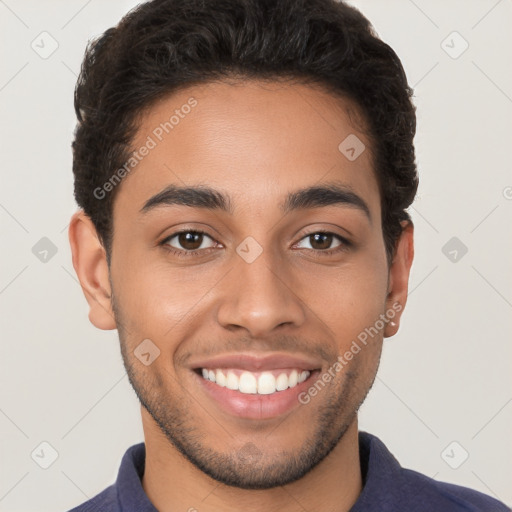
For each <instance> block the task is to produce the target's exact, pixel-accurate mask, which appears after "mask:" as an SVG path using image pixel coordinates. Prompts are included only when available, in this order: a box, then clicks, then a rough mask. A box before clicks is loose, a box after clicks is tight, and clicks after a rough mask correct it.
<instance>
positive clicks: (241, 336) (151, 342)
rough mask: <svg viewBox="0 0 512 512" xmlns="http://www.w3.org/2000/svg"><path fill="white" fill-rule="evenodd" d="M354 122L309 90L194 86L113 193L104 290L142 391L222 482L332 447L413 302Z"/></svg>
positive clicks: (143, 139) (182, 444) (157, 417)
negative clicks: (389, 243)
mask: <svg viewBox="0 0 512 512" xmlns="http://www.w3.org/2000/svg"><path fill="white" fill-rule="evenodd" d="M186 105H189V107H186ZM173 114H176V115H175V117H174V119H172V120H171V124H169V119H170V117H171V116H172V115H173ZM357 118H358V116H357V110H356V108H355V107H354V106H353V105H352V104H350V103H349V102H348V101H342V100H340V99H336V98H334V97H332V96H330V95H329V94H327V93H325V92H322V91H321V90H319V89H317V88H312V87H310V86H305V85H297V84H295V85H284V84H280V85H278V84H276V83H273V84H269V83H266V84H264V83H262V82H245V83H237V84H234V83H231V84H228V83H210V84H207V85H201V86H194V87H190V88H188V89H185V90H182V91H180V93H178V94H174V95H173V96H172V97H168V98H165V99H163V100H161V101H159V102H158V103H157V104H155V105H154V106H153V107H152V108H151V110H150V111H149V112H148V113H147V114H146V115H145V117H144V119H143V121H142V124H141V125H140V128H139V131H138V134H137V137H136V140H135V141H134V144H133V146H134V148H135V149H138V148H141V147H142V146H144V145H145V146H146V147H150V149H149V150H148V152H147V154H146V155H145V156H143V157H142V158H141V159H140V161H139V162H138V163H137V166H136V167H135V168H134V169H133V170H132V171H131V172H130V173H129V175H127V176H126V177H125V178H124V179H123V181H122V183H121V184H120V185H118V186H119V187H120V189H119V190H118V191H117V196H116V199H115V202H114V241H113V250H112V262H111V268H110V275H109V282H110V286H111V290H110V291H111V294H112V306H113V312H114V315H115V320H116V325H115V327H117V328H118V331H119V337H120V342H121V349H122V355H123V360H124V364H125V366H126V369H127V372H128V375H129V378H130V381H131V383H132V385H133V387H134V389H135V391H136V393H137V395H138V397H139V399H140V401H141V403H142V405H143V407H144V410H145V411H144V414H145V415H146V418H145V422H146V423H147V422H149V423H152V425H153V428H154V431H155V432H156V431H158V432H159V433H160V434H161V433H163V434H164V435H165V436H166V438H167V439H168V440H169V442H170V443H171V444H172V445H173V446H174V447H175V448H176V449H177V450H179V451H180V452H181V453H182V454H183V455H184V456H185V457H186V458H187V459H188V460H189V461H190V462H191V463H192V464H194V466H195V467H197V468H199V469H200V470H202V471H203V472H204V473H206V474H208V475H209V476H211V477H212V478H214V479H215V480H218V481H220V482H222V483H225V484H227V485H233V486H237V487H241V488H252V489H265V488H271V487H276V486H280V485H284V484H286V483H289V482H292V481H294V480H297V479H298V478H300V477H301V476H303V475H305V474H306V473H307V472H308V471H310V470H311V469H312V468H313V467H315V466H316V465H317V464H318V463H320V462H321V461H322V460H323V459H324V458H325V457H326V456H327V455H328V454H329V452H331V450H332V449H333V448H334V447H335V446H336V445H337V443H338V442H339V441H340V439H342V437H343V435H344V433H345V432H346V431H347V429H348V428H349V426H350V425H351V424H353V422H354V420H355V418H356V413H357V410H358V408H359V406H360V405H361V403H362V402H363V400H364V398H365V396H366V394H367V392H368V390H369V389H370V387H371V385H372V383H373V381H374V378H375V374H376V371H377V368H378V364H379V359H380V354H381V347H382V340H383V337H384V336H388V335H390V331H389V330H390V329H391V331H392V330H393V328H392V327H390V325H391V323H390V320H391V319H390V318H389V311H390V310H392V309H394V310H395V311H394V312H393V316H394V322H395V323H396V322H397V321H398V316H399V314H398V309H401V308H402V306H403V304H404V302H405V297H403V296H402V295H403V294H402V295H400V290H398V285H397V283H398V284H399V283H400V282H401V281H403V279H404V276H403V274H404V272H403V271H402V270H401V269H398V270H397V271H396V276H395V277H396V279H393V266H391V270H390V268H389V267H388V263H387V260H386V253H385V247H384V240H383V237H382V229H381V213H380V197H379V190H378V185H377V181H376V178H375V175H374V171H373V164H372V159H371V155H370V149H371V147H370V142H369V140H368V139H367V138H366V137H365V135H364V134H363V133H362V132H361V131H360V128H361V126H362V125H361V124H360V123H359V122H358V123H356V124H354V121H355V120H356V119H357ZM165 122H168V124H167V125H165V124H163V125H162V123H165ZM162 126H165V128H162ZM348 136H351V137H352V138H351V139H348V140H349V141H351V142H352V144H351V145H350V144H349V146H351V147H354V148H355V152H354V151H351V150H350V147H349V148H348V150H347V148H346V147H345V146H343V145H342V148H341V150H340V149H339V146H340V143H342V141H344V140H345V139H346V138H347V137H348ZM354 136H356V137H357V138H358V139H354ZM150 139H151V141H152V142H151V141H150ZM354 141H355V142H354ZM361 143H362V144H364V147H365V148H366V149H364V150H363V151H362V153H361V154H360V155H359V156H357V158H355V159H354V158H353V157H354V154H355V155H357V153H359V151H360V150H361V149H362V148H363V146H362V145H361ZM347 151H348V152H347ZM142 152H144V153H146V151H144V150H143V151H141V153H142ZM347 155H348V156H350V157H351V158H347ZM173 187H174V188H173ZM176 187H186V188H187V189H188V190H181V191H177V193H176ZM400 272H402V274H400ZM393 282H394V283H395V290H394V291H393ZM397 298H398V299H400V298H401V301H400V302H401V305H400V306H399V308H398V307H396V304H397ZM393 304H395V307H394V306H393ZM91 307H92V306H91ZM95 311H96V310H94V309H93V308H92V309H91V316H90V318H91V320H92V321H93V322H95V320H96V325H98V326H99V327H102V328H107V326H106V323H108V322H107V321H102V320H100V316H101V315H102V314H104V313H102V312H101V311H100V310H99V309H97V312H95ZM395 315H396V316H395ZM384 318H385V319H384ZM102 322H103V323H102ZM112 327H113V326H112ZM364 333H366V336H365V334H364ZM369 333H371V334H369ZM363 339H365V342H363V341H362V340H363ZM144 340H145V341H144ZM141 343H142V345H141ZM354 343H355V344H356V345H357V346H358V347H359V350H358V351H357V349H356V348H355V345H354ZM348 352H351V353H352V357H350V356H349V355H348ZM219 372H220V373H222V375H220V374H219ZM294 372H296V373H294ZM203 373H204V375H205V376H206V377H207V378H205V377H204V376H203ZM283 374H284V376H283ZM327 375H330V378H329V377H328V376H327ZM210 378H211V379H214V380H216V382H213V381H211V380H210ZM304 379H305V380H304ZM237 386H238V387H239V388H240V389H239V390H237V389H231V388H236V387H237ZM276 386H277V388H278V389H279V390H276V391H274V390H275V389H276ZM258 389H259V391H260V392H257V391H258Z"/></svg>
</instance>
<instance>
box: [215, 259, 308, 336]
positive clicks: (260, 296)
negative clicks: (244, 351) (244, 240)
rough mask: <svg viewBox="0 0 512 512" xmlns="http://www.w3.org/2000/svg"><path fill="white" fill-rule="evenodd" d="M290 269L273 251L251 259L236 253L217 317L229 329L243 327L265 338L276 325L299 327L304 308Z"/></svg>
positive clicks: (225, 283) (224, 284)
mask: <svg viewBox="0 0 512 512" xmlns="http://www.w3.org/2000/svg"><path fill="white" fill-rule="evenodd" d="M290 274H291V273H290V271H289V269H286V268H285V266H284V265H282V264H281V263H280V260H279V259H278V258H275V257H274V256H273V255H272V254H271V253H270V251H263V252H262V253H261V254H260V256H259V257H258V258H257V259H256V260H255V261H253V262H251V263H248V262H246V261H244V260H243V259H242V258H239V257H238V256H236V258H235V262H234V263H233V269H232V271H231V272H229V274H228V276H227V279H225V280H224V281H223V286H224V288H223V290H222V297H221V303H220V306H219V308H218V310H217V320H218V322H219V324H220V325H221V326H223V327H224V328H226V329H228V330H231V331H233V330H236V329H237V328H243V329H246V330H247V331H248V334H250V335H251V336H253V337H258V338H264V337H265V336H268V335H269V334H271V333H272V332H273V331H274V330H275V329H276V328H278V327H280V326H282V325H287V326H289V327H295V328H296V327H299V326H301V325H302V324H303V323H304V320H305V309H304V304H303V302H302V300H301V298H300V297H299V296H298V295H297V291H296V290H294V288H297V286H294V280H293V277H292V276H291V275H290Z"/></svg>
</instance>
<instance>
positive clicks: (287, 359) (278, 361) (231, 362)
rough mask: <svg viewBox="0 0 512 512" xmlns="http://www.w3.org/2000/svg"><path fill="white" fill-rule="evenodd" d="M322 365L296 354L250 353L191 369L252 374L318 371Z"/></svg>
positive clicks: (200, 363)
mask: <svg viewBox="0 0 512 512" xmlns="http://www.w3.org/2000/svg"><path fill="white" fill-rule="evenodd" d="M321 366H322V365H321V363H320V362H318V361H316V360H314V359H311V358H308V357H305V356H298V355H294V354H283V353H281V354H276V353H272V354H266V355H261V354H260V355H255V354H249V353H245V354H244V353H237V354H224V355H219V356H216V357H212V358H210V359H202V360H198V361H195V362H194V363H193V364H192V365H191V367H192V368H193V369H198V368H239V369H241V370H247V371H252V372H257V371H265V370H277V369H281V368H298V369H301V370H310V371H311V370H317V369H319V368H321Z"/></svg>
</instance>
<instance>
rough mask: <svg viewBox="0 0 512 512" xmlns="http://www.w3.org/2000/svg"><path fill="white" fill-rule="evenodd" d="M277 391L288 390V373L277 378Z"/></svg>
mask: <svg viewBox="0 0 512 512" xmlns="http://www.w3.org/2000/svg"><path fill="white" fill-rule="evenodd" d="M276 389H277V391H284V390H285V389H288V375H286V373H281V374H280V375H279V377H277V380H276Z"/></svg>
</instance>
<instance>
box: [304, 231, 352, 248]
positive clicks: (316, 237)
mask: <svg viewBox="0 0 512 512" xmlns="http://www.w3.org/2000/svg"><path fill="white" fill-rule="evenodd" d="M302 240H307V241H308V242H309V244H310V246H311V247H305V248H306V249H312V250H316V251H326V250H328V249H333V247H332V244H333V241H335V240H336V241H337V242H338V243H337V245H336V246H335V247H334V249H336V248H338V247H340V246H344V245H349V244H348V241H347V240H345V239H343V238H342V237H341V236H339V235H336V234H335V233H327V232H323V231H318V232H316V233H310V234H309V235H307V236H305V237H304V238H303V239H302Z"/></svg>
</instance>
